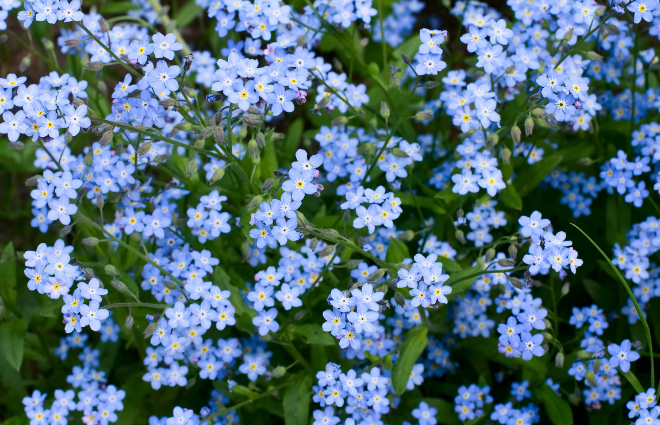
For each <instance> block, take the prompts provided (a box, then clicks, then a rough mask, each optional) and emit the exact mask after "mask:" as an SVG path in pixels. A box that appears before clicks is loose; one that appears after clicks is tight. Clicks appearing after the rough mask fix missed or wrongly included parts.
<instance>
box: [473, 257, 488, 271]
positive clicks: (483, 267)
mask: <svg viewBox="0 0 660 425" xmlns="http://www.w3.org/2000/svg"><path fill="white" fill-rule="evenodd" d="M475 267H476V268H477V269H478V270H486V262H485V261H484V259H483V257H479V258H477V264H476V265H475Z"/></svg>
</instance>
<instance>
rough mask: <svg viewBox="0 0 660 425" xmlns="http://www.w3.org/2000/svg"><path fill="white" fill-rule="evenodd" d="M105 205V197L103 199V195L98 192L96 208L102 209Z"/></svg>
mask: <svg viewBox="0 0 660 425" xmlns="http://www.w3.org/2000/svg"><path fill="white" fill-rule="evenodd" d="M104 205H105V199H103V195H101V194H100V193H97V194H96V208H98V209H100V210H102V209H103V206H104Z"/></svg>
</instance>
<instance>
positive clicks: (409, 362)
mask: <svg viewBox="0 0 660 425" xmlns="http://www.w3.org/2000/svg"><path fill="white" fill-rule="evenodd" d="M427 333H428V330H427V329H426V326H418V327H416V328H412V329H411V330H410V331H408V335H407V336H406V339H405V340H404V341H403V344H401V348H400V349H399V359H398V360H397V362H396V364H395V365H394V369H392V386H393V387H394V391H395V392H396V393H397V394H403V392H404V391H405V390H406V384H407V383H408V379H409V378H410V373H411V372H412V368H413V366H415V363H416V362H417V359H418V358H419V356H420V354H422V352H423V351H424V349H425V348H426V344H428V341H429V339H428V336H427Z"/></svg>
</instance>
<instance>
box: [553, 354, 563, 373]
mask: <svg viewBox="0 0 660 425" xmlns="http://www.w3.org/2000/svg"><path fill="white" fill-rule="evenodd" d="M555 367H558V368H559V369H563V368H564V353H563V352H561V351H560V352H559V353H557V356H556V357H555Z"/></svg>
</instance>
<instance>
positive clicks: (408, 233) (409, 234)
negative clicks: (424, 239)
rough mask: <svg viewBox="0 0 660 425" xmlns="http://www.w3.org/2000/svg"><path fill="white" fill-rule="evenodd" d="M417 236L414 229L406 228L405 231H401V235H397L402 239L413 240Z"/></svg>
mask: <svg viewBox="0 0 660 425" xmlns="http://www.w3.org/2000/svg"><path fill="white" fill-rule="evenodd" d="M414 237H415V232H413V231H412V230H406V231H404V232H401V233H400V234H399V236H397V239H399V240H400V241H411V240H413V238H414Z"/></svg>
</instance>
